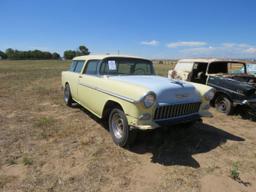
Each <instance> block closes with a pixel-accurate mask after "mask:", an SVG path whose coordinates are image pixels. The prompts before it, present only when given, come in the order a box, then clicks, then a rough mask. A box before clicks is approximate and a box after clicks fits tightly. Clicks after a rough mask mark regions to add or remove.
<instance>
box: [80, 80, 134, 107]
mask: <svg viewBox="0 0 256 192" xmlns="http://www.w3.org/2000/svg"><path fill="white" fill-rule="evenodd" d="M78 84H79V85H81V86H84V87H88V88H90V89H94V90H97V91H100V92H102V93H105V94H107V95H110V96H113V97H116V98H119V99H122V100H125V101H128V102H130V103H137V101H135V100H134V99H131V98H129V97H125V96H122V95H119V94H116V93H113V92H111V91H106V90H104V89H101V88H99V87H93V86H90V85H88V84H84V83H78Z"/></svg>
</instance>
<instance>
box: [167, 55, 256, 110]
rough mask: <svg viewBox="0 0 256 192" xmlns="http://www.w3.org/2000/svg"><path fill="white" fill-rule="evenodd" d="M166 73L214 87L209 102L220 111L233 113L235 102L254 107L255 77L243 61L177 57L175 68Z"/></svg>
mask: <svg viewBox="0 0 256 192" xmlns="http://www.w3.org/2000/svg"><path fill="white" fill-rule="evenodd" d="M237 70H238V71H239V72H237ZM234 71H236V72H235V73H234ZM168 77H169V78H173V79H182V80H186V81H191V82H196V83H201V84H206V85H209V86H212V87H214V88H215V89H216V94H215V97H214V99H213V100H212V103H213V104H214V105H215V107H216V109H217V110H218V111H220V112H223V113H226V114H232V112H233V110H234V107H235V106H237V105H246V106H248V107H249V108H250V109H251V110H253V111H255V108H256V77H254V76H253V75H251V74H248V73H247V67H246V64H245V63H244V62H241V61H233V60H218V59H183V60H179V61H178V63H177V65H176V66H175V68H174V69H173V70H170V71H169V72H168Z"/></svg>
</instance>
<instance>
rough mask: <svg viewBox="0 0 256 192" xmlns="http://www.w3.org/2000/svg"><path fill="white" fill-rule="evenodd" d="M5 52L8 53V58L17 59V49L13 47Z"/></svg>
mask: <svg viewBox="0 0 256 192" xmlns="http://www.w3.org/2000/svg"><path fill="white" fill-rule="evenodd" d="M5 54H6V55H7V58H8V59H15V57H14V56H15V51H14V50H13V49H11V48H9V49H6V51H5Z"/></svg>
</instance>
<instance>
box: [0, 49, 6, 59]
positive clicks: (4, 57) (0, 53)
mask: <svg viewBox="0 0 256 192" xmlns="http://www.w3.org/2000/svg"><path fill="white" fill-rule="evenodd" d="M0 59H7V55H6V54H5V53H4V52H3V51H1V50H0Z"/></svg>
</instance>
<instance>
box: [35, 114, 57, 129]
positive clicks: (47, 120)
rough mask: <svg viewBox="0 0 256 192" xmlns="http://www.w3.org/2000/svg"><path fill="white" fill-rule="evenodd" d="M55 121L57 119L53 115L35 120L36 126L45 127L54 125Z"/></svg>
mask: <svg viewBox="0 0 256 192" xmlns="http://www.w3.org/2000/svg"><path fill="white" fill-rule="evenodd" d="M54 122H55V120H54V119H53V118H52V117H41V118H39V119H38V120H37V121H36V122H35V124H34V126H35V127H41V128H45V127H49V126H51V125H53V124H54Z"/></svg>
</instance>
